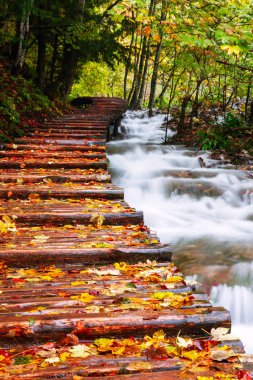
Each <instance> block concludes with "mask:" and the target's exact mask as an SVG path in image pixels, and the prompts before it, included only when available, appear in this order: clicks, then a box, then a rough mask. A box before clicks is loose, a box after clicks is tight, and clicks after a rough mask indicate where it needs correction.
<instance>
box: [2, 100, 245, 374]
mask: <svg viewBox="0 0 253 380" xmlns="http://www.w3.org/2000/svg"><path fill="white" fill-rule="evenodd" d="M125 106H126V105H125V102H124V101H123V100H120V99H115V98H93V99H92V104H91V105H90V106H89V107H88V108H86V109H82V110H77V111H76V112H75V113H73V114H70V115H66V116H63V117H61V118H57V119H54V120H51V121H46V122H45V123H44V124H43V125H42V126H39V127H37V128H35V130H34V131H32V132H31V133H30V134H29V135H28V136H27V137H24V138H18V139H16V140H15V142H14V144H5V146H4V150H2V151H1V152H0V198H1V199H0V231H1V241H0V261H1V263H0V281H1V282H0V298H1V307H0V342H1V349H0V378H1V379H59V378H60V379H74V380H79V379H88V378H90V377H92V378H93V379H102V378H106V379H112V380H118V379H121V380H125V379H131V380H133V379H146V380H147V379H152V380H155V379H159V380H161V379H181V378H185V379H200V380H205V379H210V380H211V379H223V380H224V379H225V380H233V379H243V380H248V379H250V378H251V375H250V373H249V372H247V371H246V370H245V369H243V367H241V364H240V360H241V356H240V354H241V353H242V352H243V347H242V344H241V342H240V340H238V339H234V340H233V339H231V337H230V336H229V335H228V336H226V332H227V331H228V330H227V329H229V328H230V315H229V313H228V312H227V311H226V310H225V309H223V308H222V307H212V305H211V304H210V302H209V300H208V298H207V296H206V295H205V294H203V293H200V292H193V291H192V290H191V289H190V288H189V286H187V284H186V283H185V281H184V279H183V277H182V275H181V273H180V272H179V271H178V269H177V268H176V267H175V266H174V265H173V263H171V261H170V260H171V248H170V246H169V245H163V244H161V243H160V242H159V239H158V238H157V236H156V235H155V234H154V233H152V232H151V231H150V230H149V229H148V227H146V226H145V225H144V224H143V214H142V212H139V211H136V210H135V209H133V208H132V207H130V206H129V205H128V204H127V203H126V202H125V201H124V193H123V190H122V189H120V188H118V187H116V186H114V185H112V184H111V182H110V175H109V173H108V171H107V161H106V153H105V143H106V139H107V138H108V128H109V126H110V125H111V124H113V123H114V124H115V126H117V121H118V119H119V117H120V116H121V115H122V113H123V112H124V110H125ZM217 328H219V329H218V330H212V332H211V333H210V331H211V329H217ZM221 328H224V330H223V329H221ZM210 334H211V335H210ZM247 365H248V364H247Z"/></svg>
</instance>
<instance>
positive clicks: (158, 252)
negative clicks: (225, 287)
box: [0, 245, 171, 268]
mask: <svg viewBox="0 0 253 380" xmlns="http://www.w3.org/2000/svg"><path fill="white" fill-rule="evenodd" d="M143 258H145V259H149V260H157V261H163V262H164V261H166V260H170V259H171V246H170V245H159V246H154V247H140V248H138V247H125V248H124V247H122V248H86V249H85V248H68V249H61V248H55V247H53V248H52V249H43V248H42V249H39V250H38V249H32V248H31V249H29V250H24V249H23V250H22V249H19V250H15V249H7V248H6V249H4V250H0V260H3V261H6V262H8V265H9V266H13V267H19V268H20V267H23V266H28V267H29V266H34V265H42V264H43V263H45V262H46V263H47V264H48V265H50V264H63V263H68V264H75V263H78V264H83V265H96V264H97V263H100V264H108V263H111V262H113V261H117V260H119V261H124V260H128V261H129V262H130V263H131V262H138V261H140V260H143Z"/></svg>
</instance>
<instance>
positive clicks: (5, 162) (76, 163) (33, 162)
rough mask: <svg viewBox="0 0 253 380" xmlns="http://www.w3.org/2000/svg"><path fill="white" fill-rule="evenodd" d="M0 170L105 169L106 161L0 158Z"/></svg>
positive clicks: (96, 159)
mask: <svg viewBox="0 0 253 380" xmlns="http://www.w3.org/2000/svg"><path fill="white" fill-rule="evenodd" d="M0 168H6V169H9V168H10V169H17V168H21V169H24V168H49V169H50V168H66V169H72V168H76V169H90V168H93V169H100V168H101V169H106V168H107V161H106V160H105V159H99V158H86V159H85V158H79V157H78V158H74V157H71V158H67V159H66V160H63V159H61V158H57V157H56V158H54V157H52V158H47V157H45V158H36V157H35V158H31V157H28V158H25V159H23V158H22V157H16V158H15V159H14V158H12V159H10V158H0Z"/></svg>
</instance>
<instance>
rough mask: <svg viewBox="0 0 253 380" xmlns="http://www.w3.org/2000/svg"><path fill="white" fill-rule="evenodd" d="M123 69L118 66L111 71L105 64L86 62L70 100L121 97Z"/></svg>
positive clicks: (121, 66)
mask: <svg viewBox="0 0 253 380" xmlns="http://www.w3.org/2000/svg"><path fill="white" fill-rule="evenodd" d="M123 72H124V67H123V65H122V64H119V65H117V66H115V67H114V69H112V68H111V67H109V66H108V65H107V64H106V63H102V62H100V63H97V62H88V63H86V64H85V65H84V66H83V68H82V71H81V74H80V78H79V80H78V81H76V83H75V84H74V86H73V88H72V92H71V94H70V98H75V97H77V96H118V97H122V96H123V88H122V82H123V75H124V74H123Z"/></svg>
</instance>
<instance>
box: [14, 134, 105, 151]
mask: <svg viewBox="0 0 253 380" xmlns="http://www.w3.org/2000/svg"><path fill="white" fill-rule="evenodd" d="M14 143H15V144H28V145H31V144H37V145H45V144H51V145H64V146H65V145H71V146H73V145H75V146H78V145H82V146H83V145H86V146H93V145H102V144H104V145H105V143H106V139H105V138H103V139H100V138H96V139H94V138H89V139H84V140H82V139H72V138H69V139H63V138H62V139H55V138H48V139H43V138H41V139H39V138H36V137H34V138H31V137H22V138H16V139H14ZM78 149H79V148H78Z"/></svg>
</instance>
